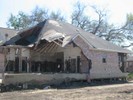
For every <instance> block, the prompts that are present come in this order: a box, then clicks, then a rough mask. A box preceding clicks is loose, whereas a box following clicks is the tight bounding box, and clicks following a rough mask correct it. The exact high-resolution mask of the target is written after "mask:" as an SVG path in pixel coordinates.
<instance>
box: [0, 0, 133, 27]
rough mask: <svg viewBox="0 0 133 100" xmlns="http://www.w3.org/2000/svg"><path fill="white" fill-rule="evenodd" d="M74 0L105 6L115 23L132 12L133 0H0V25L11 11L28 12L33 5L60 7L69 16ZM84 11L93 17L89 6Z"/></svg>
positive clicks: (122, 21) (54, 8)
mask: <svg viewBox="0 0 133 100" xmlns="http://www.w3.org/2000/svg"><path fill="white" fill-rule="evenodd" d="M76 1H81V2H83V3H85V4H86V5H97V6H99V7H103V8H106V9H107V10H108V11H109V14H110V16H109V22H111V23H115V24H122V23H124V21H125V19H126V14H127V13H133V0H0V27H7V26H6V22H7V20H8V18H9V17H10V14H11V13H12V14H13V15H16V14H17V13H18V11H23V12H26V13H30V12H31V11H32V10H33V9H34V8H35V6H39V7H41V8H48V9H50V10H51V11H53V10H54V11H56V10H58V9H60V10H61V11H62V12H63V14H65V15H66V16H67V17H68V18H69V17H70V13H71V12H72V6H73V4H74V3H75V2H76ZM86 13H88V14H89V15H91V16H94V17H95V15H94V13H92V9H90V8H88V10H87V11H86Z"/></svg>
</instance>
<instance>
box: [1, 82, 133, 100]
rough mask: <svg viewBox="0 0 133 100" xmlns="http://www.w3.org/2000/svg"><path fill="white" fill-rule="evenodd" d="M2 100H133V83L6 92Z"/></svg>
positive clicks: (2, 95) (2, 94)
mask: <svg viewBox="0 0 133 100" xmlns="http://www.w3.org/2000/svg"><path fill="white" fill-rule="evenodd" d="M0 100H133V82H129V83H119V84H108V85H107V84H106V85H99V86H96V85H95V86H87V85H85V86H84V85H82V86H79V85H77V84H76V85H73V86H70V87H66V88H60V89H59V88H58V89H57V88H51V89H35V90H21V91H13V92H4V93H0Z"/></svg>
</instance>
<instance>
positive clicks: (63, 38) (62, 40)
mask: <svg viewBox="0 0 133 100" xmlns="http://www.w3.org/2000/svg"><path fill="white" fill-rule="evenodd" d="M77 36H80V37H81V38H82V39H83V40H84V41H85V42H86V43H87V44H88V45H89V46H90V47H91V48H92V49H95V50H103V51H112V52H122V53H132V52H130V51H129V50H126V49H123V48H121V47H119V46H116V45H114V44H112V43H110V42H108V41H106V40H103V39H101V38H99V37H97V36H95V35H93V34H91V33H88V32H86V31H84V30H82V29H80V28H77V27H75V26H73V25H71V24H69V23H65V22H59V21H54V20H45V21H44V22H41V23H39V24H37V25H36V26H34V27H31V28H29V29H26V30H23V31H20V32H19V34H18V35H17V36H15V37H13V38H12V39H10V40H9V41H7V42H6V43H5V45H11V44H16V45H24V46H26V45H30V44H33V43H35V44H36V45H38V44H39V43H40V41H41V40H47V41H48V42H55V43H56V44H59V45H60V46H62V47H64V46H65V45H67V44H68V43H70V42H71V41H73V40H74V39H75V38H76V37H77Z"/></svg>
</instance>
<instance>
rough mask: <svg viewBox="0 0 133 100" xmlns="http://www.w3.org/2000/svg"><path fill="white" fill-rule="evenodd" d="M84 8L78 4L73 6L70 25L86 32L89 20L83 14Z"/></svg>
mask: <svg viewBox="0 0 133 100" xmlns="http://www.w3.org/2000/svg"><path fill="white" fill-rule="evenodd" d="M85 8H86V6H85V5H83V4H81V3H80V2H77V3H76V4H75V6H74V10H73V13H72V15H71V24H73V25H75V26H77V27H80V28H82V29H84V30H87V29H88V25H89V24H90V20H89V17H88V16H86V15H85V14H84V11H85Z"/></svg>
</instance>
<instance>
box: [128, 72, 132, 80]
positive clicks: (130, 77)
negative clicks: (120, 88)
mask: <svg viewBox="0 0 133 100" xmlns="http://www.w3.org/2000/svg"><path fill="white" fill-rule="evenodd" d="M127 79H128V80H133V72H132V73H129V74H128V76H127Z"/></svg>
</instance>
